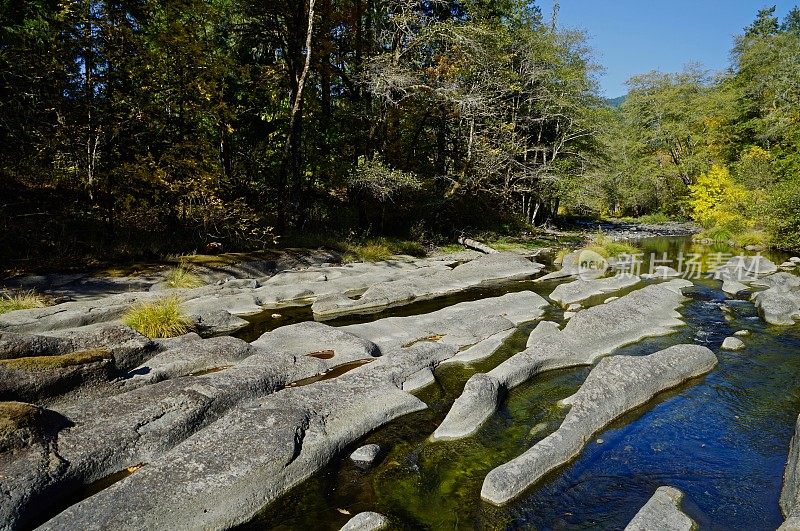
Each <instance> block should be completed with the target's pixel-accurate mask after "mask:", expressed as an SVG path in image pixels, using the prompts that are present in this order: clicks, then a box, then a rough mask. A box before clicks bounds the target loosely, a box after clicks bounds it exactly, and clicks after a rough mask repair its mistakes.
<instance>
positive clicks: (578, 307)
mask: <svg viewBox="0 0 800 531" xmlns="http://www.w3.org/2000/svg"><path fill="white" fill-rule="evenodd" d="M582 309H583V306H581V305H580V304H579V303H577V302H574V303H572V304H570V305H569V306H567V310H568V311H570V312H577V311H580V310H582Z"/></svg>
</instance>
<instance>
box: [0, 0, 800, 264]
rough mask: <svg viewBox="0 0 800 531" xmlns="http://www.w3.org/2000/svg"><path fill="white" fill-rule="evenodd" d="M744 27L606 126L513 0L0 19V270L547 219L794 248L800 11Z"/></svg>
mask: <svg viewBox="0 0 800 531" xmlns="http://www.w3.org/2000/svg"><path fill="white" fill-rule="evenodd" d="M556 12H557V11H556ZM754 17H755V19H754V21H753V23H752V24H751V25H750V26H749V27H747V28H743V29H742V33H741V35H740V36H738V37H737V38H736V40H735V42H733V43H732V50H731V60H730V67H729V69H728V70H727V71H725V72H709V71H706V70H704V69H703V67H702V66H700V65H689V66H687V68H686V70H685V71H683V72H680V73H661V72H650V73H645V74H642V75H639V76H636V77H634V78H632V79H631V80H630V81H629V89H630V90H629V93H628V95H627V97H626V98H624V101H623V102H622V103H621V105H619V106H618V107H617V106H614V105H612V104H611V102H609V101H606V100H604V99H603V98H602V97H600V95H599V90H598V85H597V81H596V79H597V75H598V74H599V73H600V71H601V67H600V65H598V64H597V63H596V61H595V59H594V58H593V55H592V51H591V50H590V48H589V46H588V44H587V38H586V36H585V35H584V34H583V33H581V32H580V31H577V30H572V29H564V28H562V27H560V26H559V24H558V20H557V18H556V17H555V16H554V17H553V18H552V19H550V20H545V19H544V17H543V16H542V13H541V11H540V9H539V8H538V7H537V6H536V5H535V4H532V3H530V2H527V1H524V0H305V1H295V2H249V1H246V0H175V1H170V2H156V1H153V0H115V1H111V0H80V1H69V2H65V1H58V0H32V1H27V2H12V1H4V2H2V3H0V193H1V194H2V200H0V260H2V261H4V262H5V261H20V260H22V261H31V260H32V261H36V260H46V259H48V257H53V256H58V257H61V258H67V257H72V258H74V259H77V260H80V259H82V258H84V257H87V256H97V255H102V256H105V257H152V256H163V255H164V254H167V253H176V252H185V251H192V250H198V249H203V248H204V246H206V245H207V244H208V243H210V242H221V243H222V244H223V245H224V246H225V249H226V250H249V249H259V248H264V247H266V246H271V245H275V244H276V242H281V241H283V242H287V243H288V242H292V241H295V242H297V241H304V240H303V238H305V239H306V240H308V238H309V237H310V235H324V236H325V237H326V238H362V237H369V236H392V237H399V238H404V239H409V240H414V241H420V242H429V241H446V240H448V239H452V237H453V235H454V234H460V233H465V232H466V233H476V232H480V231H485V230H492V231H497V232H511V233H513V232H522V231H535V230H536V227H539V226H543V225H551V224H553V223H558V222H559V220H560V219H563V218H568V217H570V216H578V217H592V218H620V217H637V218H641V219H649V220H668V219H692V220H694V221H696V222H697V223H699V224H700V225H701V226H702V227H703V228H704V229H705V232H704V234H705V235H707V237H709V238H710V239H714V240H726V241H729V240H732V241H735V242H736V243H738V244H741V245H748V244H758V245H769V246H772V247H775V248H781V249H800V208H798V206H800V205H798V202H799V201H800V101H799V100H800V10H798V9H797V8H795V9H793V10H792V11H791V12H790V13H789V15H788V16H786V17H785V19H779V18H777V17H776V16H775V9H774V8H766V9H762V10H760V11H758V13H754Z"/></svg>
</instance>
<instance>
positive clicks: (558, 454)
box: [481, 345, 717, 505]
mask: <svg viewBox="0 0 800 531" xmlns="http://www.w3.org/2000/svg"><path fill="white" fill-rule="evenodd" d="M716 364H717V357H716V356H715V355H714V353H713V352H711V350H709V349H708V348H706V347H703V346H699V345H676V346H673V347H670V348H667V349H665V350H662V351H659V352H656V353H654V354H650V355H648V356H611V357H609V358H605V359H602V360H600V362H599V363H598V364H597V367H595V368H594V369H592V371H591V372H590V373H589V376H588V377H587V378H586V381H585V382H584V383H583V385H581V387H580V389H579V390H578V392H577V393H575V394H574V395H572V396H571V397H569V398H567V399H565V400H564V401H563V403H564V404H566V405H568V406H571V409H570V411H569V413H567V416H566V418H565V419H564V422H563V423H562V424H561V426H560V427H559V428H558V429H557V430H556V431H555V432H553V433H552V434H550V435H549V436H547V437H545V438H544V439H542V440H541V441H539V442H538V443H537V444H536V445H535V446H533V448H531V449H530V450H528V451H527V452H525V453H524V454H522V455H520V456H519V457H517V458H515V459H512V460H511V461H509V462H508V463H506V464H504V465H501V466H499V467H497V468H495V469H494V470H492V471H491V472H489V474H488V475H487V476H486V478H485V479H484V482H483V486H482V488H481V498H483V499H484V500H486V501H488V502H489V503H492V504H494V505H503V504H505V503H508V502H509V501H511V500H512V499H514V498H516V497H517V496H519V495H520V494H522V493H523V492H524V491H525V490H526V489H527V488H529V487H531V486H532V485H534V484H536V483H537V482H538V481H540V480H541V479H542V478H543V477H544V476H545V475H546V474H548V473H550V472H552V471H554V470H556V469H557V468H558V467H560V466H562V465H564V464H566V463H568V462H569V461H570V460H572V459H573V458H575V457H576V456H577V455H578V454H579V453H580V452H581V451H582V450H583V448H584V446H585V445H586V443H587V441H588V440H589V439H590V438H591V437H593V436H594V435H595V434H597V433H598V432H599V431H600V430H602V429H603V428H605V427H606V426H608V425H609V424H610V423H611V422H612V421H613V420H615V419H617V418H619V417H620V416H622V415H623V414H625V413H626V412H628V411H631V410H633V409H635V408H637V407H639V406H641V405H643V404H646V403H647V402H648V401H650V400H651V399H652V398H653V397H655V396H656V395H657V394H659V393H661V392H663V391H665V390H667V389H670V388H672V387H675V386H677V385H680V384H681V383H683V382H685V381H687V380H690V379H692V378H695V377H698V376H701V375H703V374H706V373H708V372H709V371H711V369H713V368H714V366H715V365H716Z"/></svg>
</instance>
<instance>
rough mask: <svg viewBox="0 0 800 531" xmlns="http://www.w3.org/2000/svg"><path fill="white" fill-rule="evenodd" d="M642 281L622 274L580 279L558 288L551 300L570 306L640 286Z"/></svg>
mask: <svg viewBox="0 0 800 531" xmlns="http://www.w3.org/2000/svg"><path fill="white" fill-rule="evenodd" d="M640 280H641V279H640V278H639V277H638V276H635V275H628V274H620V275H615V276H613V277H608V278H598V279H594V280H584V279H578V280H574V281H572V282H567V283H565V284H559V285H558V286H556V288H555V289H554V290H553V292H552V293H551V294H550V299H551V300H553V301H555V302H557V303H559V304H562V305H570V304H572V303H576V302H581V301H584V300H586V299H588V298H589V297H593V296H595V295H602V294H604V293H612V292H615V291H619V290H621V289H625V288H628V287H631V286H634V285H636V284H638V283H639V282H640ZM570 311H574V310H570Z"/></svg>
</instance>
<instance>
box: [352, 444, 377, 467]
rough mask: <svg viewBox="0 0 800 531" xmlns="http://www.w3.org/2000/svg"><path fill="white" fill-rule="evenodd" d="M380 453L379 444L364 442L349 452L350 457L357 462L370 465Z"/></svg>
mask: <svg viewBox="0 0 800 531" xmlns="http://www.w3.org/2000/svg"><path fill="white" fill-rule="evenodd" d="M380 453H381V447H380V446H379V445H377V444H365V445H364V446H361V447H360V448H357V449H356V450H355V451H354V452H353V453H352V454H350V459H351V460H352V461H354V462H356V463H357V464H362V465H371V464H372V463H373V462H374V461H375V459H376V458H377V457H378V454H380Z"/></svg>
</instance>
